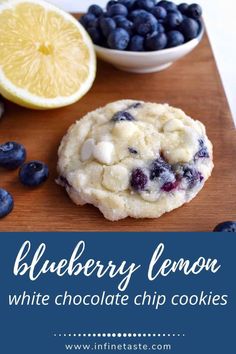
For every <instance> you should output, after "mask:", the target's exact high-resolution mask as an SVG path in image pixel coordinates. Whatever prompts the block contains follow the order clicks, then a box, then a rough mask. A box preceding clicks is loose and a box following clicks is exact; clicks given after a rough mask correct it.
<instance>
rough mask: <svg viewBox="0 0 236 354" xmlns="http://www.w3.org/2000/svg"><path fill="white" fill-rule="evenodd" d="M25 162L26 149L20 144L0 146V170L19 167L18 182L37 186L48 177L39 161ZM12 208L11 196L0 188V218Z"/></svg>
mask: <svg viewBox="0 0 236 354" xmlns="http://www.w3.org/2000/svg"><path fill="white" fill-rule="evenodd" d="M25 160H26V149H25V147H24V146H23V145H22V144H19V143H16V142H14V141H9V142H6V143H4V144H1V145H0V168H5V169H8V170H15V169H17V168H19V167H20V170H19V180H20V182H21V183H22V184H24V185H26V186H30V187H36V186H39V185H40V184H41V183H43V182H44V181H46V179H47V178H48V175H49V170H48V166H47V165H46V164H45V163H43V162H41V161H29V162H26V163H24V162H25ZM13 207H14V200H13V197H12V195H11V194H10V193H9V192H8V191H6V190H5V189H2V188H0V218H3V217H4V216H6V215H8V214H9V213H10V212H11V211H12V209H13Z"/></svg>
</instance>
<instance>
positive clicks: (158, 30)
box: [157, 23, 166, 33]
mask: <svg viewBox="0 0 236 354" xmlns="http://www.w3.org/2000/svg"><path fill="white" fill-rule="evenodd" d="M165 31H166V30H165V27H164V26H163V25H162V24H161V23H158V25H157V32H158V33H164V32H165Z"/></svg>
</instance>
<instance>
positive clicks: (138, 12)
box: [128, 9, 148, 21]
mask: <svg viewBox="0 0 236 354" xmlns="http://www.w3.org/2000/svg"><path fill="white" fill-rule="evenodd" d="M147 14H148V12H147V11H145V10H140V9H138V10H133V11H131V12H130V13H129V16H128V17H129V19H130V20H131V21H134V19H135V18H136V17H145V16H147Z"/></svg>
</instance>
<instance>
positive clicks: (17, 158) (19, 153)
mask: <svg viewBox="0 0 236 354" xmlns="http://www.w3.org/2000/svg"><path fill="white" fill-rule="evenodd" d="M25 158H26V150H25V148H24V146H23V145H21V144H18V143H16V142H14V141H9V142H7V143H4V144H2V145H0V167H4V168H7V169H9V170H14V169H15V168H18V167H19V166H21V165H22V164H23V162H24V161H25Z"/></svg>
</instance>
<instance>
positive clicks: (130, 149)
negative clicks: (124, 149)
mask: <svg viewBox="0 0 236 354" xmlns="http://www.w3.org/2000/svg"><path fill="white" fill-rule="evenodd" d="M128 150H129V152H130V153H131V154H134V155H136V154H137V153H138V151H137V150H136V149H135V148H133V147H129V148H128Z"/></svg>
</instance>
